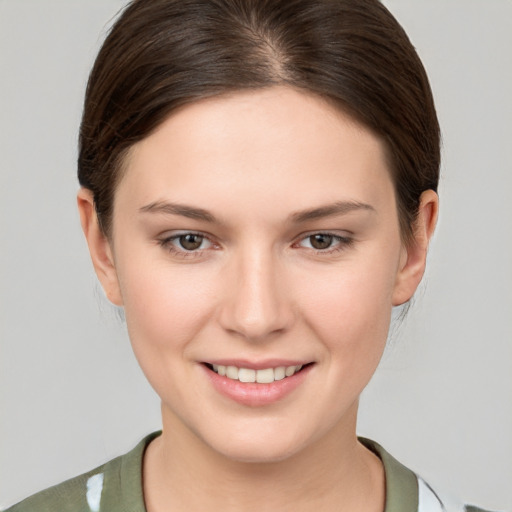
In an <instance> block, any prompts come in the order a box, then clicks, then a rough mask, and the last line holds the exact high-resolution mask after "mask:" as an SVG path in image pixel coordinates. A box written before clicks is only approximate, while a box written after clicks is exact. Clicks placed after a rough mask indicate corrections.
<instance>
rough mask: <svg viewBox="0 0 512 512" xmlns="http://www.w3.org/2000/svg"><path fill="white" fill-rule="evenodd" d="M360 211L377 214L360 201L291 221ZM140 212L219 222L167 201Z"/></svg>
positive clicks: (312, 211)
mask: <svg viewBox="0 0 512 512" xmlns="http://www.w3.org/2000/svg"><path fill="white" fill-rule="evenodd" d="M358 210H363V211H370V212H374V213H375V212H376V210H375V208H374V207H373V206H371V205H369V204H366V203H361V202H359V201H337V202H335V203H332V204H327V205H324V206H320V207H317V208H311V209H309V210H302V211H298V212H295V213H292V214H291V215H290V217H289V219H290V220H291V222H293V223H295V224H300V223H302V222H307V221H310V220H316V219H323V218H325V217H332V216H336V215H345V214H347V213H350V212H353V211H358ZM139 211H140V212H142V213H162V214H165V215H180V216H181V217H187V218H189V219H194V220H202V221H204V222H209V223H216V222H218V221H217V219H216V218H215V216H214V215H212V214H211V213H210V212H209V211H208V210H204V209H203V208H196V207H194V206H188V205H185V204H180V203H170V202H167V201H155V202H153V203H150V204H147V205H146V206H142V207H141V208H140V209H139Z"/></svg>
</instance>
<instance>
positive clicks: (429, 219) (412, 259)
mask: <svg viewBox="0 0 512 512" xmlns="http://www.w3.org/2000/svg"><path fill="white" fill-rule="evenodd" d="M438 210H439V198H438V196H437V194H436V193H435V192H434V191H433V190H425V191H424V192H423V193H422V194H421V197H420V206H419V209H418V217H417V219H416V222H415V224H414V233H413V238H412V240H411V241H410V242H409V243H408V244H407V246H404V248H403V252H402V257H401V259H400V267H399V269H398V273H397V278H396V282H395V289H394V292H393V306H399V305H400V304H403V303H404V302H407V301H408V300H409V299H410V298H411V297H412V296H413V294H414V292H415V291H416V288H417V287H418V285H419V284H420V281H421V278H422V277H423V274H424V272H425V264H426V261H427V250H428V244H429V242H430V239H431V237H432V235H433V233H434V229H435V227H436V222H437V214H438Z"/></svg>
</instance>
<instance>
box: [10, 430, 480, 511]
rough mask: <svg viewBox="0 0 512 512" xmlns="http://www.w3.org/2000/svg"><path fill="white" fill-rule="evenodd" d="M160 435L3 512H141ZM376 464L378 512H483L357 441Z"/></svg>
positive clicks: (378, 448)
mask: <svg viewBox="0 0 512 512" xmlns="http://www.w3.org/2000/svg"><path fill="white" fill-rule="evenodd" d="M158 435H160V432H155V433H153V434H150V435H149V436H147V437H145V438H144V439H143V440H142V441H141V442H140V443H139V444H138V445H137V446H136V447H135V448H134V449H133V450H131V451H130V452H128V453H127V454H125V455H122V456H121V457H117V458H115V459H113V460H111V461H109V462H107V463H105V464H103V465H101V466H99V467H98V468H96V469H94V470H92V471H89V472H87V473H84V474H83V475H80V476H78V477H75V478H72V479H71V480H67V481H66V482H63V483H61V484H59V485H56V486H54V487H50V488H48V489H46V490H44V491H41V492H39V493H37V494H34V495H33V496H31V497H29V498H27V499H26V500H24V501H22V502H20V503H18V504H17V505H14V506H13V507H11V508H9V509H7V510H6V512H146V507H145V505H144V497H143V490H142V459H143V456H144V451H145V449H146V447H147V446H148V444H149V443H150V442H151V441H152V440H153V439H154V438H155V437H157V436H158ZM360 441H361V443H363V444H364V446H366V447H367V448H368V449H369V450H371V451H372V452H374V453H375V454H376V455H377V456H378V457H379V458H380V459H381V460H382V464H383V466H384V472H385V475H386V506H385V510H384V512H451V511H452V510H453V511H454V512H464V511H466V512H485V511H483V510H482V509H478V508H475V507H470V506H468V507H464V506H461V507H456V506H453V505H448V504H447V503H445V502H444V500H443V499H442V498H440V497H439V496H438V495H437V494H436V493H435V491H433V490H432V488H431V487H430V486H429V485H428V484H426V483H425V482H424V481H423V480H422V479H421V478H418V477H417V476H416V474H415V473H413V472H412V471H411V470H410V469H408V468H406V467H405V466H403V465H402V464H401V463H400V462H398V461H397V460H396V459H395V458H394V457H392V456H391V455H390V454H389V453H387V452H386V450H384V448H382V447H381V446H380V445H379V444H377V443H375V442H374V441H371V440H369V439H364V438H360Z"/></svg>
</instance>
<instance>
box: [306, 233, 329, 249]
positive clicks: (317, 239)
mask: <svg viewBox="0 0 512 512" xmlns="http://www.w3.org/2000/svg"><path fill="white" fill-rule="evenodd" d="M333 239H334V237H333V236H332V235H326V234H323V233H317V234H316V235H311V236H310V237H309V243H310V244H311V247H313V249H318V250H322V249H329V247H331V245H332V242H333Z"/></svg>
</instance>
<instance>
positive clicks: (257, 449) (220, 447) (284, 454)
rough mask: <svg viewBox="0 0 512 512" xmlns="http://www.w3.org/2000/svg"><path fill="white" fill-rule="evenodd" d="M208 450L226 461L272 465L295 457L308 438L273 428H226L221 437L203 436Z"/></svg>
mask: <svg viewBox="0 0 512 512" xmlns="http://www.w3.org/2000/svg"><path fill="white" fill-rule="evenodd" d="M203 441H204V442H206V443H207V444H208V445H209V447H210V448H211V449H213V450H214V451H215V452H217V453H218V454H220V455H221V456H223V457H225V458H226V459H229V460H232V461H236V462H244V463H260V464H268V463H276V462H282V461H284V460H286V459H289V458H291V457H293V456H295V455H296V454H297V453H299V452H301V451H302V450H303V449H304V448H305V447H306V445H308V444H309V443H308V436H306V435H304V433H300V432H293V430H292V429H290V428H289V427H288V428H284V427H283V426H278V425H274V428H269V426H268V425H261V424H260V425H259V426H258V428H251V429H247V428H243V427H239V428H237V429H236V430H235V429H226V430H225V431H224V432H223V433H222V435H221V436H215V435H211V433H210V435H207V436H205V437H203Z"/></svg>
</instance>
